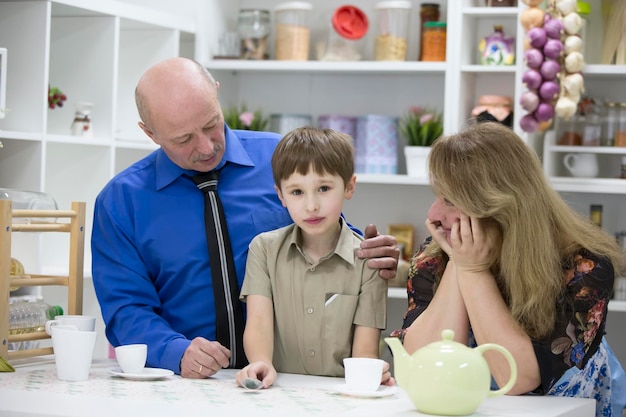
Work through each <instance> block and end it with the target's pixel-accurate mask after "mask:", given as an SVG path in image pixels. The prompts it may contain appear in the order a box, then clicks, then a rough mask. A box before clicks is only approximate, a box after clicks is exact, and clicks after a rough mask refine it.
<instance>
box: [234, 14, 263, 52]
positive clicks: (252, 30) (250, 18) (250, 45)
mask: <svg viewBox="0 0 626 417" xmlns="http://www.w3.org/2000/svg"><path fill="white" fill-rule="evenodd" d="M237 32H238V33H239V37H240V39H241V54H240V58H241V59H267V54H266V50H267V38H268V36H269V34H270V12H269V11H268V10H261V9H241V10H239V17H238V20H237Z"/></svg>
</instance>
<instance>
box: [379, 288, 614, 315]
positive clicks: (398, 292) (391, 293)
mask: <svg viewBox="0 0 626 417" xmlns="http://www.w3.org/2000/svg"><path fill="white" fill-rule="evenodd" d="M387 297H389V298H391V299H394V300H395V299H401V300H406V299H407V294H406V288H400V287H389V288H388V289H387ZM608 308H609V311H617V312H626V301H621V300H611V301H609V307H608Z"/></svg>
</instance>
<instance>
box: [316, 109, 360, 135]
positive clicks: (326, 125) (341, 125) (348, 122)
mask: <svg viewBox="0 0 626 417" xmlns="http://www.w3.org/2000/svg"><path fill="white" fill-rule="evenodd" d="M317 127H319V128H322V129H332V130H336V131H337V132H342V133H345V134H347V135H350V136H352V138H353V139H354V137H355V133H356V117H354V116H342V115H340V114H324V115H322V116H319V117H318V118H317Z"/></svg>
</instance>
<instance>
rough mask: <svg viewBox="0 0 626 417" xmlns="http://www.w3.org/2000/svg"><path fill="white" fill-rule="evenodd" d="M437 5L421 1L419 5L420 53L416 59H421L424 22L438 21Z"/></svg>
mask: <svg viewBox="0 0 626 417" xmlns="http://www.w3.org/2000/svg"><path fill="white" fill-rule="evenodd" d="M439 15H440V12H439V5H438V4H437V3H422V4H421V5H420V27H421V32H420V54H419V57H418V60H420V61H421V60H422V53H423V51H424V24H425V23H426V22H438V21H439Z"/></svg>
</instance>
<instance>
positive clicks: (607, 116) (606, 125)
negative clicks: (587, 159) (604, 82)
mask: <svg viewBox="0 0 626 417" xmlns="http://www.w3.org/2000/svg"><path fill="white" fill-rule="evenodd" d="M603 113H604V114H603V115H602V141H601V144H602V146H613V145H614V144H615V132H616V131H617V121H618V118H619V107H618V106H617V103H615V102H613V101H607V102H605V103H604V109H603Z"/></svg>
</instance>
